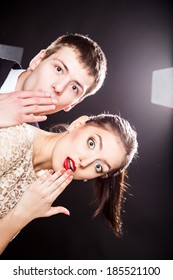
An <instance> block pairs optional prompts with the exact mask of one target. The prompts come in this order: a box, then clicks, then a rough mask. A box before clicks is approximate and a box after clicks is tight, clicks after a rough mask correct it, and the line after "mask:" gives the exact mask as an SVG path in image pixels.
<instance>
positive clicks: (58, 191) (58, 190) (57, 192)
mask: <svg viewBox="0 0 173 280" xmlns="http://www.w3.org/2000/svg"><path fill="white" fill-rule="evenodd" d="M72 180H73V175H69V176H68V177H67V178H66V179H65V180H64V181H63V183H62V184H61V185H60V186H58V187H57V188H56V189H55V190H54V191H53V192H52V193H51V195H50V200H51V201H52V203H53V202H54V201H55V199H56V198H57V197H58V196H59V195H60V194H61V193H62V192H63V191H64V190H65V189H66V187H67V186H68V185H69V184H70V183H71V181H72Z"/></svg>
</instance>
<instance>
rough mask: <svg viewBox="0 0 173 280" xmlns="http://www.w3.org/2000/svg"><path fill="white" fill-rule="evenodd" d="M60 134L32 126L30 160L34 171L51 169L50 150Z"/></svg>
mask: <svg viewBox="0 0 173 280" xmlns="http://www.w3.org/2000/svg"><path fill="white" fill-rule="evenodd" d="M62 134H63V133H59V134H58V133H51V132H47V131H44V130H42V129H38V128H34V141H33V158H32V162H33V167H34V170H35V172H38V171H40V170H43V169H52V152H53V149H54V146H55V144H56V142H57V141H58V139H59V138H61V137H62Z"/></svg>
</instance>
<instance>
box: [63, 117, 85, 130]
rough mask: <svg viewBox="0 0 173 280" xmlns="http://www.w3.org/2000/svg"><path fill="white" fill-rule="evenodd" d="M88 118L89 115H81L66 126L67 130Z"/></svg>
mask: <svg viewBox="0 0 173 280" xmlns="http://www.w3.org/2000/svg"><path fill="white" fill-rule="evenodd" d="M88 119H89V117H88V116H87V115H84V116H81V117H79V118H77V119H76V120H74V121H73V122H72V123H71V124H70V125H69V127H68V131H71V130H73V129H74V128H76V127H79V126H80V125H82V124H84V123H85V122H86V121H87V120H88Z"/></svg>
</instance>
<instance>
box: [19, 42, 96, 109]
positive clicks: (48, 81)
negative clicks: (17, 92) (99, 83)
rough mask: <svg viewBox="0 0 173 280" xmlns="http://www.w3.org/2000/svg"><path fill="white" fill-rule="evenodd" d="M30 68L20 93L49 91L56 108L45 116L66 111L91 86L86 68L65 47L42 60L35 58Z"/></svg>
mask: <svg viewBox="0 0 173 280" xmlns="http://www.w3.org/2000/svg"><path fill="white" fill-rule="evenodd" d="M31 69H32V72H31V73H30V75H29V76H28V77H27V78H26V79H25V81H24V83H23V90H43V91H47V92H51V93H52V94H53V98H55V99H56V100H57V105H56V108H55V109H54V110H52V111H51V112H48V113H49V114H52V113H55V112H58V111H60V110H62V109H64V110H69V109H70V108H71V105H73V106H74V105H76V104H77V103H78V102H80V101H81V100H82V97H83V96H84V95H85V93H86V91H87V90H88V89H89V88H90V87H91V86H92V85H93V83H94V78H93V77H92V76H91V75H89V74H88V69H87V68H84V66H83V65H82V64H81V63H80V62H79V59H78V57H77V53H76V52H75V51H74V50H73V49H71V48H69V47H62V48H61V49H59V50H58V51H57V52H56V53H55V54H53V55H51V56H50V57H48V58H46V59H44V60H42V59H40V58H35V60H33V61H32V63H31ZM45 113H46V112H45Z"/></svg>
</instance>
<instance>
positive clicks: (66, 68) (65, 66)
mask: <svg viewBox="0 0 173 280" xmlns="http://www.w3.org/2000/svg"><path fill="white" fill-rule="evenodd" d="M53 60H58V61H60V62H61V63H62V65H63V66H64V68H65V70H66V71H67V72H68V73H69V69H68V67H67V65H66V64H64V62H63V61H62V60H61V59H59V58H54V59H53ZM74 82H75V83H76V84H77V85H78V86H79V87H81V88H82V89H83V86H82V85H81V84H80V83H79V82H78V81H76V80H75V81H74Z"/></svg>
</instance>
